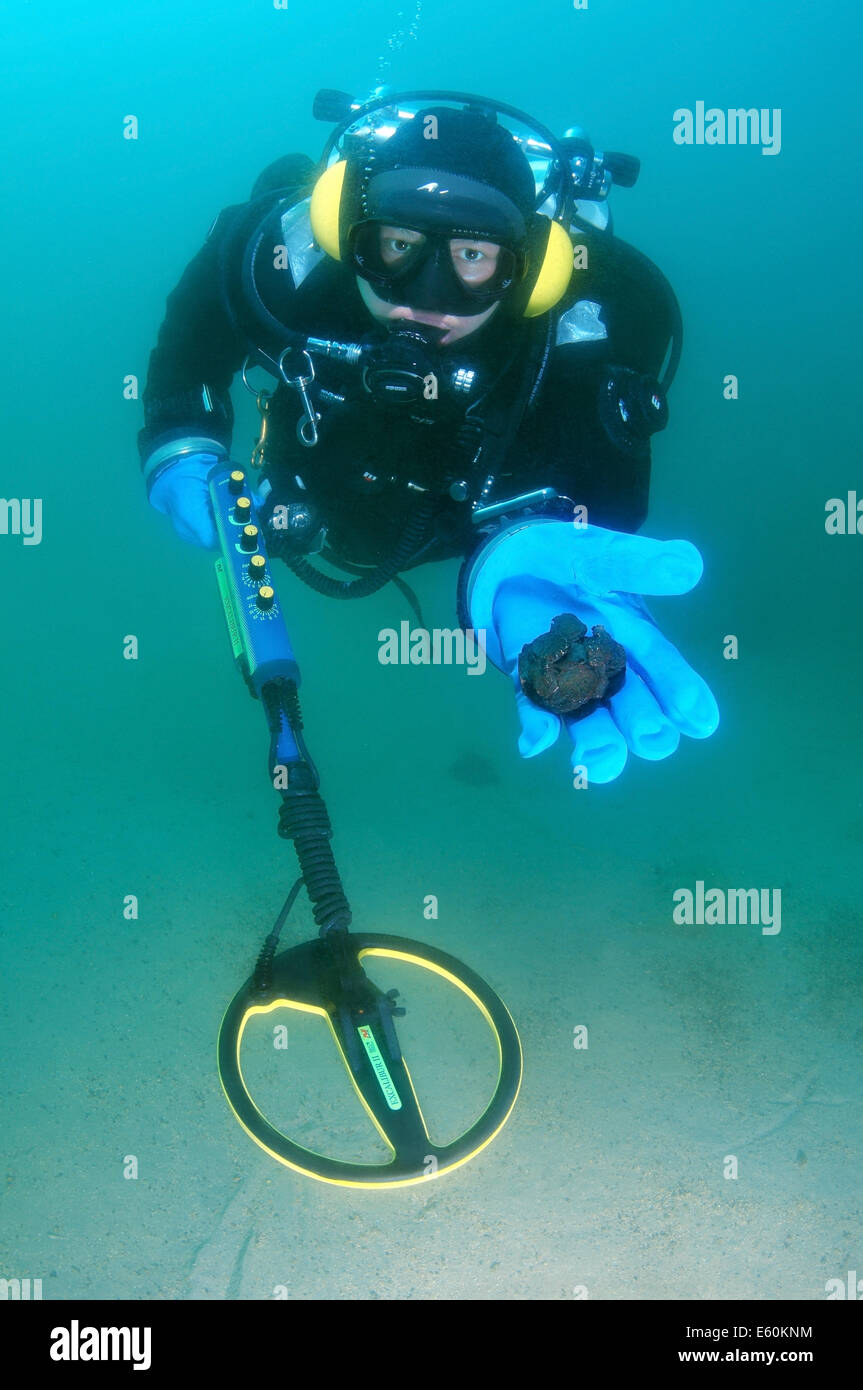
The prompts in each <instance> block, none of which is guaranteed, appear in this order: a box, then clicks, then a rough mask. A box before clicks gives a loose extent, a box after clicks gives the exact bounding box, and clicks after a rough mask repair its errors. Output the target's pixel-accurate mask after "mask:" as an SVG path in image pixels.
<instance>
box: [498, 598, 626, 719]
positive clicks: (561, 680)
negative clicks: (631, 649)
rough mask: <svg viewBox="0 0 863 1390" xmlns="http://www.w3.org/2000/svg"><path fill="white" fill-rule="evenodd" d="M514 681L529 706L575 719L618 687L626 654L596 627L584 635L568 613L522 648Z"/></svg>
mask: <svg viewBox="0 0 863 1390" xmlns="http://www.w3.org/2000/svg"><path fill="white" fill-rule="evenodd" d="M518 675H519V680H520V681H521V686H522V689H523V691H524V693H525V695H527V697H528V699H530V700H532V701H533V702H534V704H535V705H539V706H540V708H541V709H547V710H550V711H551V713H552V714H560V715H564V714H565V715H569V716H570V717H571V716H573V715H577V716H578V717H579V718H581V717H582V716H583V715H585V714H590V713H591V711H592V710H594V709H596V707H597V706H598V705H599V704H600V703H601V702H602V701H603V700H604V699H606V698H607V697H608V696H609V695H614V694H616V693H617V691H618V690H619V689H620V687H621V686H622V685H623V681H624V677H625V676H626V652H625V651H624V649H623V647H622V646H621V645H620V643H619V642H615V641H614V639H613V638H611V637H609V635H608V633H607V632H606V630H605V628H604V627H601V626H600V624H599V623H597V624H596V625H595V627H594V629H593V632H591V633H589V632H588V630H587V627H586V625H585V624H584V623H583V622H582V621H581V619H580V618H577V617H576V615H575V614H574V613H560V614H559V615H558V616H557V617H556V618H554V619H553V621H552V624H551V628H550V630H549V631H548V632H544V633H543V634H542V636H541V637H536V638H535V639H534V640H533V642H528V644H527V646H525V647H523V648H522V650H521V655H520V656H519V658H518Z"/></svg>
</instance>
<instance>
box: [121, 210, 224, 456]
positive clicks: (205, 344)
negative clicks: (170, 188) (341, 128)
mask: <svg viewBox="0 0 863 1390" xmlns="http://www.w3.org/2000/svg"><path fill="white" fill-rule="evenodd" d="M237 212H238V209H235V208H228V209H226V210H225V212H223V213H221V214H220V216H219V217H218V218H217V219H216V221H215V223H214V224H213V226H212V228H211V229H210V233H209V235H208V237H207V240H206V242H205V244H204V246H203V247H202V249H201V250H200V251H199V252H198V254H197V255H196V256H195V258H194V260H192V261H191V262H190V264H189V265H188V266H187V268H186V270H185V271H184V273H183V276H182V278H181V279H180V282H179V284H178V285H177V287H176V288H175V289H174V290H173V291H172V293H171V294H170V295H169V296H168V301H167V306H166V311H165V317H164V320H163V322H162V326H161V328H160V329H159V336H158V340H157V342H156V346H155V348H154V349H153V351H152V353H151V354H150V363H149V370H148V373H147V383H146V386H145V388H144V399H143V404H144V428H143V429H142V430H141V431H140V433H139V435H138V448H139V452H140V455H141V466H142V468H143V469H144V471H145V474H146V471H147V465H148V462H149V461H152V460H154V459H156V458H157V457H158V456H162V455H164V454H165V453H166V450H169V448H170V445H171V444H172V443H173V442H175V441H176V442H177V443H178V445H179V444H180V443H181V442H182V441H183V440H189V439H194V440H200V441H204V442H206V441H209V442H211V443H212V444H214V445H216V446H221V448H222V449H224V451H225V452H226V453H227V452H228V451H229V449H230V443H231V431H232V428H233V423H234V413H233V407H232V405H231V396H230V386H231V382H232V380H233V377H234V375H235V373H236V372H237V371H239V369H240V367H241V365H242V362H243V359H244V356H245V352H246V349H245V345H244V340H243V339H242V336H241V335H240V333H239V332H238V330H237V328H236V327H235V325H234V323H233V321H232V318H231V316H230V314H229V311H228V308H227V305H226V302H225V295H224V291H223V289H222V285H223V278H222V277H223V260H224V257H225V254H226V244H227V242H228V240H229V235H230V230H231V227H232V225H233V223H234V218H235V215H236V213H237Z"/></svg>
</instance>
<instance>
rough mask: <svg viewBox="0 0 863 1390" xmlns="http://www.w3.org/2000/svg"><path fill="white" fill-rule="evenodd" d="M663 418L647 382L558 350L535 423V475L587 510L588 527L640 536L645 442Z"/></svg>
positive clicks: (646, 473) (606, 362)
mask: <svg viewBox="0 0 863 1390" xmlns="http://www.w3.org/2000/svg"><path fill="white" fill-rule="evenodd" d="M654 402H656V404H654ZM667 418H668V412H667V406H666V403H665V398H664V396H663V395H662V393H661V392H660V391H659V390H658V387H657V384H656V382H655V381H654V379H653V378H652V377H648V376H644V375H642V374H641V373H638V372H635V371H632V370H631V369H630V368H628V367H621V366H617V365H616V364H615V363H614V362H613V361H611V360H610V359H609V357H608V355H607V351H603V352H600V353H593V354H591V353H590V352H586V353H585V352H584V350H583V349H580V348H575V347H573V348H562V349H558V350H557V351H556V352H555V353H554V354H553V355H552V363H551V365H550V369H549V376H548V379H547V381H546V383H545V386H544V389H543V391H542V395H541V408H540V409H539V410H537V411H536V413H535V418H534V421H533V425H534V431H535V432H534V436H533V439H532V442H531V448H532V451H533V452H534V454H535V457H536V458H537V459H538V460H539V459H541V460H542V466H541V469H540V468H537V469H536V472H537V474H538V473H539V472H540V471H541V472H542V474H543V484H544V485H546V486H548V485H551V486H553V487H555V488H557V490H558V492H560V493H562V494H563V495H564V496H565V497H568V498H570V499H571V500H572V501H573V502H574V503H576V504H578V505H581V506H585V507H586V508H587V519H588V521H589V522H590V523H591V524H592V525H596V526H603V527H608V528H609V529H612V530H616V531H627V532H634V531H637V530H638V529H639V527H641V526H642V525H643V523H644V521H645V519H646V517H647V506H648V498H649V493H650V466H651V449H650V438H651V435H652V434H653V433H654V432H655V431H656V430H658V429H662V428H664V426H665V424H666V423H667Z"/></svg>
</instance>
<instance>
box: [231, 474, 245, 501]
mask: <svg viewBox="0 0 863 1390" xmlns="http://www.w3.org/2000/svg"><path fill="white" fill-rule="evenodd" d="M245 481H246V475H245V473H244V472H243V470H242V468H235V469H234V471H233V473H231V475H230V477H229V478H228V491H229V492H232V493H233V495H234V496H235V497H238V496H239V495H240V493H241V492H242V490H243V484H244V483H245Z"/></svg>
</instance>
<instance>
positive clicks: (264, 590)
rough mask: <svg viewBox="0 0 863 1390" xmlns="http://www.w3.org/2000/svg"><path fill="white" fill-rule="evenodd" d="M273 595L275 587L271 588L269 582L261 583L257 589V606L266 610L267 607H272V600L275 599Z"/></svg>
mask: <svg viewBox="0 0 863 1390" xmlns="http://www.w3.org/2000/svg"><path fill="white" fill-rule="evenodd" d="M275 597H276V591H275V589H273V588H272V587H271V585H269V584H262V585H261V587H260V589H259V590H258V598H257V604H258V607H259V608H263V609H264V610H266V609H267V608H272V606H273V600H274V599H275Z"/></svg>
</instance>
